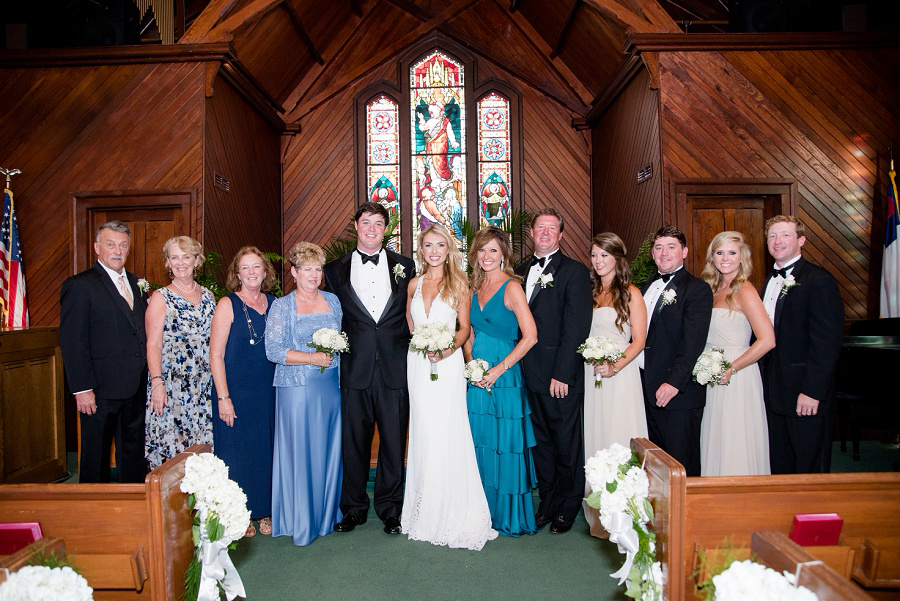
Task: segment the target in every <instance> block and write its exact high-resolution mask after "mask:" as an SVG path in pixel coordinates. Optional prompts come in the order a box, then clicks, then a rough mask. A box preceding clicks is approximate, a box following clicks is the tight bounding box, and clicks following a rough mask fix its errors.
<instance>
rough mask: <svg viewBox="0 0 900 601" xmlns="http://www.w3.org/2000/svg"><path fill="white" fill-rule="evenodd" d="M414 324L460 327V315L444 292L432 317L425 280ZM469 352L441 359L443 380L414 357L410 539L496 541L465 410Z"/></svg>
mask: <svg viewBox="0 0 900 601" xmlns="http://www.w3.org/2000/svg"><path fill="white" fill-rule="evenodd" d="M410 313H411V315H412V318H413V324H414V325H415V326H419V325H421V324H423V323H425V322H443V323H445V324H447V326H448V327H449V328H450V329H451V330H455V329H456V311H455V310H454V309H453V308H451V307H450V306H448V305H447V304H446V303H445V302H444V301H443V300H441V297H440V295H438V296H437V297H436V298H435V299H434V302H433V303H432V305H431V309H430V313H429V314H428V315H426V313H425V304H424V301H423V299H422V278H420V279H419V285H418V288H417V289H416V292H415V295H414V296H413V300H412V304H411V305H410ZM463 363H464V362H463V356H462V351H461V350H457V351H456V352H454V353H453V354H452V355H451V356H449V357H446V358H445V359H443V360H441V361H439V362H438V363H437V364H436V365H437V373H438V379H437V380H435V381H432V380H431V363H430V362H429V361H428V359H427V358H424V357H422V355H421V354H418V353H413V352H410V353H409V356H408V358H407V368H406V373H407V380H408V383H409V405H410V415H409V451H408V454H407V461H406V489H405V493H404V499H403V512H402V514H401V516H400V523H401V526H402V528H403V533H404V534H406V535H407V536H408V537H409V538H410V539H411V540H421V541H428V542H430V543H432V544H435V545H444V546H449V547H454V548H463V549H473V550H479V549H481V548H482V547H483V546H484V543H485V542H487V541H489V540H493V539H495V538H497V532H496V531H495V530H493V529H492V528H491V514H490V510H489V509H488V504H487V499H486V498H485V496H484V488H483V487H482V484H481V476H480V475H479V474H478V465H477V463H476V461H475V445H474V444H473V442H472V432H471V430H470V428H469V416H468V412H467V408H466V381H465V379H464V378H463V367H464V365H463Z"/></svg>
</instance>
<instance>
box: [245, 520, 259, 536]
mask: <svg viewBox="0 0 900 601" xmlns="http://www.w3.org/2000/svg"><path fill="white" fill-rule="evenodd" d="M260 530H261V529H260ZM254 536H256V527H255V526H254V525H253V520H250V523H249V524H248V525H247V531H246V532H244V538H253V537H254Z"/></svg>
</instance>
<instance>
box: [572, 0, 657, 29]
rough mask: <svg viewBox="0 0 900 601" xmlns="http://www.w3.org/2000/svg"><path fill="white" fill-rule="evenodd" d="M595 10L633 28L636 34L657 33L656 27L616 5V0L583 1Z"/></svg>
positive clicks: (628, 9)
mask: <svg viewBox="0 0 900 601" xmlns="http://www.w3.org/2000/svg"><path fill="white" fill-rule="evenodd" d="M584 1H585V2H587V3H588V4H590V5H591V6H593V7H594V8H596V9H597V10H599V11H601V12H603V13H605V14H607V15H609V16H611V17H613V18H614V19H616V20H617V21H619V22H620V23H623V24H624V25H627V26H628V27H631V28H633V29H634V30H635V31H636V32H637V33H658V32H657V30H656V27H654V26H653V24H652V23H651V22H650V21H648V20H646V19H645V18H644V17H643V16H640V15H638V14H637V13H635V12H634V11H633V10H631V9H630V8H626V7H625V6H623V5H621V4H620V3H618V2H617V1H616V0H584Z"/></svg>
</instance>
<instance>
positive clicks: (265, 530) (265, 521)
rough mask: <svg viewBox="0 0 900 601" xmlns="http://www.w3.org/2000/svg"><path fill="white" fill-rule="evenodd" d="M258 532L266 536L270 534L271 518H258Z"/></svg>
mask: <svg viewBox="0 0 900 601" xmlns="http://www.w3.org/2000/svg"><path fill="white" fill-rule="evenodd" d="M259 533H260V534H265V535H268V536H271V535H272V518H270V517H268V518H262V519H261V520H259Z"/></svg>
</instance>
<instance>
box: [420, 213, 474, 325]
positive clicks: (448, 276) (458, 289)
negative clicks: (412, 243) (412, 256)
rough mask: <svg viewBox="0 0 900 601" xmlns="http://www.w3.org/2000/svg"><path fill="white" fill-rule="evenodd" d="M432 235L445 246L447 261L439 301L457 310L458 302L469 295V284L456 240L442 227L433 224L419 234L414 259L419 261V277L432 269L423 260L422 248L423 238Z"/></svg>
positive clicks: (423, 252) (444, 266) (423, 250)
mask: <svg viewBox="0 0 900 601" xmlns="http://www.w3.org/2000/svg"><path fill="white" fill-rule="evenodd" d="M428 234H434V235H436V236H440V237H441V239H443V241H444V243H445V244H446V245H447V250H448V251H449V252H448V253H447V260H446V261H445V262H444V265H443V277H444V288H443V290H441V300H443V301H444V302H445V303H447V304H448V305H449V306H451V307H453V309H456V310H458V309H459V301H460V299H462V298H465V297H467V296H468V295H469V282H468V279H467V278H466V272H465V271H463V268H462V253H460V252H459V246H457V244H456V240H454V239H453V236H451V235H450V232H449V231H448V230H447V228H445V227H444V226H443V225H440V224H438V223H435V224H434V225H431V226H429V227H428V228H426V229H424V230H422V231H421V232H420V233H419V237H418V239H417V240H418V244H417V250H416V259H417V260H418V261H419V275H420V276H424V275H425V274H426V273H428V270H429V269H437V267H434V268H432V267H431V265H429V264H428V261H426V260H425V249H424V248H422V242H423V241H424V240H425V236H427V235H428Z"/></svg>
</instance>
